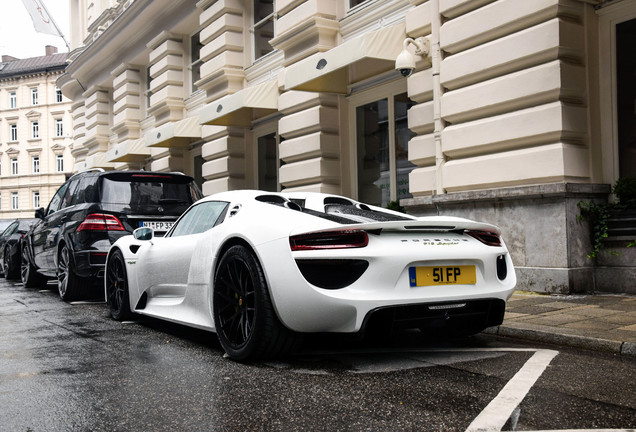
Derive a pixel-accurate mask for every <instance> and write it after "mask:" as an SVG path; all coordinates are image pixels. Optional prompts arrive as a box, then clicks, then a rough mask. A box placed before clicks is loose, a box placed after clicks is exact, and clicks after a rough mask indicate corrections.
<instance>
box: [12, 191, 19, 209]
mask: <svg viewBox="0 0 636 432" xmlns="http://www.w3.org/2000/svg"><path fill="white" fill-rule="evenodd" d="M17 209H18V193H17V192H11V210H17Z"/></svg>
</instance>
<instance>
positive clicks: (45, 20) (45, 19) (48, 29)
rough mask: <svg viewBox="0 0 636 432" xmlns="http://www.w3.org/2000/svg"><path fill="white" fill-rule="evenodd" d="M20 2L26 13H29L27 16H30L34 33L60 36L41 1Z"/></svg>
mask: <svg viewBox="0 0 636 432" xmlns="http://www.w3.org/2000/svg"><path fill="white" fill-rule="evenodd" d="M22 2H23V3H24V7H25V8H26V9H27V11H29V15H31V19H32V20H33V27H35V31H36V32H38V33H46V34H50V35H53V36H62V35H61V34H60V32H59V31H57V28H56V27H55V24H53V18H51V16H50V15H49V13H48V11H47V10H46V8H45V7H44V4H43V3H42V0H22Z"/></svg>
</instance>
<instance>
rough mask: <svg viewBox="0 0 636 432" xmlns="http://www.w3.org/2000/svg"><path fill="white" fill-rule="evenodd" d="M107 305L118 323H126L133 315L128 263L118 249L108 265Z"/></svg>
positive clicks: (112, 254) (111, 256)
mask: <svg viewBox="0 0 636 432" xmlns="http://www.w3.org/2000/svg"><path fill="white" fill-rule="evenodd" d="M106 303H107V304H108V308H109V309H110V315H111V316H112V317H113V319H115V320H117V321H124V320H126V319H128V318H130V316H131V315H132V312H131V311H130V299H129V294H128V275H127V273H126V263H125V262H124V256H123V255H122V253H121V251H120V250H118V249H117V250H115V251H114V252H112V253H111V255H110V257H109V258H108V264H107V265H106Z"/></svg>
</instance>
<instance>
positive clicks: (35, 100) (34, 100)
mask: <svg viewBox="0 0 636 432" xmlns="http://www.w3.org/2000/svg"><path fill="white" fill-rule="evenodd" d="M37 104H38V89H37V87H36V88H32V89H31V105H37Z"/></svg>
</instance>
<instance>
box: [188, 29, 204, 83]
mask: <svg viewBox="0 0 636 432" xmlns="http://www.w3.org/2000/svg"><path fill="white" fill-rule="evenodd" d="M200 35H201V33H200V32H199V33H196V34H193V35H192V37H191V38H190V78H191V82H192V92H193V93H194V92H195V91H197V90H198V89H197V86H196V85H195V84H194V83H196V82H197V81H199V80H200V79H201V64H202V63H203V62H202V61H201V48H202V47H203V45H202V44H201V37H200Z"/></svg>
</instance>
